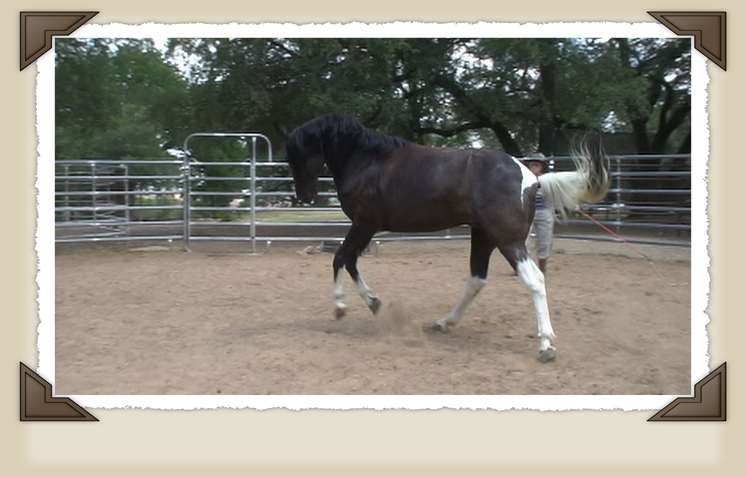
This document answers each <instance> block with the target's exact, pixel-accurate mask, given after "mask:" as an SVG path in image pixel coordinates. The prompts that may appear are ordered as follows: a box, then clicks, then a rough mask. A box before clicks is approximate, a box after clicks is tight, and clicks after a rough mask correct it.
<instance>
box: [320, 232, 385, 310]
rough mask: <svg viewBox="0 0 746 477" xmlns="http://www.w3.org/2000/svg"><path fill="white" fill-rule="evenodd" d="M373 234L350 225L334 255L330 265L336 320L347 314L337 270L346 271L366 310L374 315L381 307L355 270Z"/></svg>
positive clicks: (340, 279)
mask: <svg viewBox="0 0 746 477" xmlns="http://www.w3.org/2000/svg"><path fill="white" fill-rule="evenodd" d="M374 233H375V231H373V230H372V229H370V228H367V227H363V226H360V225H357V224H352V226H351V227H350V230H349V232H347V237H345V240H344V242H343V243H342V245H341V246H340V247H339V249H338V250H337V252H336V253H335V254H334V261H333V263H332V267H333V269H334V315H335V316H336V317H337V318H342V317H343V316H344V315H345V313H346V312H347V305H345V304H344V287H343V286H342V276H341V275H340V274H339V270H340V269H341V268H342V267H345V269H347V272H348V273H349V274H350V277H352V280H353V281H354V282H355V283H356V284H357V288H358V293H359V294H360V296H361V297H362V298H363V300H364V301H365V304H366V305H368V308H370V310H371V311H372V312H373V313H374V314H375V313H376V312H378V310H379V309H380V307H381V300H379V299H378V297H377V296H376V295H375V293H373V290H371V289H370V288H369V287H368V285H367V283H365V280H364V279H363V276H362V275H361V274H360V272H359V271H358V269H357V258H358V256H359V255H360V254H361V253H363V250H365V247H367V246H368V243H370V239H371V238H373V234H374Z"/></svg>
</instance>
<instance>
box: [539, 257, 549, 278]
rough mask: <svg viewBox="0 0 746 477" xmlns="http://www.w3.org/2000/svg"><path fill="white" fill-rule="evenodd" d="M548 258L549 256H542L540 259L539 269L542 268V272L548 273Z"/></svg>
mask: <svg viewBox="0 0 746 477" xmlns="http://www.w3.org/2000/svg"><path fill="white" fill-rule="evenodd" d="M547 260H549V259H548V258H540V259H539V270H541V273H543V274H546V273H547Z"/></svg>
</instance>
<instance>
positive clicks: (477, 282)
mask: <svg viewBox="0 0 746 477" xmlns="http://www.w3.org/2000/svg"><path fill="white" fill-rule="evenodd" d="M494 249H495V246H494V245H492V242H491V241H490V240H489V238H488V237H487V235H486V234H485V233H484V232H483V231H482V230H481V229H478V228H476V227H473V228H472V230H471V255H470V257H469V268H470V269H471V275H470V277H469V278H468V279H467V280H466V285H465V286H464V294H463V295H462V296H461V300H460V301H459V302H458V304H457V305H456V307H455V308H454V309H453V310H451V312H450V313H448V315H446V316H445V317H443V318H441V319H439V320H436V321H435V322H434V323H433V325H432V328H433V329H435V330H439V331H448V327H449V326H451V325H455V324H456V323H458V321H459V320H460V319H461V317H462V316H463V314H464V312H465V311H466V308H467V307H468V306H469V304H470V303H471V302H472V301H473V300H474V298H475V297H476V296H477V294H478V293H479V291H480V290H481V289H482V287H484V285H485V283H487V269H488V268H489V265H490V255H492V251H493V250H494Z"/></svg>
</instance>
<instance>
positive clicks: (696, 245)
mask: <svg viewBox="0 0 746 477" xmlns="http://www.w3.org/2000/svg"><path fill="white" fill-rule="evenodd" d="M568 33H569V35H568ZM72 36H74V37H79V38H95V37H108V38H153V39H154V40H165V39H167V38H174V37H181V38H199V37H285V38H289V37H320V38H321V37H325V38H337V37H339V38H341V37H358V38H362V37H367V38H392V37H462V36H463V37H483V38H518V37H525V38H539V37H545V38H547V37H570V36H571V37H601V38H611V37H628V38H640V37H649V38H671V37H675V35H674V34H673V33H671V32H670V31H668V30H667V29H665V28H664V27H663V26H661V25H660V24H657V23H622V22H592V23H583V22H571V23H545V24H539V23H524V24H518V23H488V22H478V23H418V22H392V23H382V24H375V23H360V22H354V23H346V24H339V23H325V24H304V25H299V24H290V23H266V24H238V23H229V24H159V23H145V24H139V25H132V24H121V23H112V24H105V25H98V24H89V25H85V26H84V27H81V28H80V29H79V30H78V31H76V32H75V33H74V34H73V35H72ZM706 65H707V63H706V60H705V59H704V57H703V56H701V55H700V54H699V53H698V52H696V50H694V49H693V48H692V116H691V117H692V120H691V124H692V125H695V124H696V125H697V128H696V129H695V128H694V127H693V128H692V158H693V160H692V176H691V177H692V180H691V184H692V189H691V191H692V212H691V218H692V247H691V250H692V257H691V258H692V259H691V263H692V268H691V274H692V275H691V276H692V281H691V323H692V328H691V340H692V341H691V378H692V383H695V382H697V381H699V379H701V378H702V377H704V376H705V375H707V373H708V372H709V368H708V363H709V355H708V345H709V342H708V336H707V329H706V326H707V324H708V322H709V318H708V316H707V306H708V298H709V286H710V277H709V275H708V273H709V263H710V261H709V256H708V254H707V250H708V243H709V241H708V240H709V239H708V220H707V213H706V204H707V181H706V179H707V176H706V174H707V160H708V154H709V147H708V141H709V129H708V116H707V109H706V107H707V84H708V81H709V78H708V75H707V66H706ZM37 67H38V75H37V88H36V94H37V96H36V99H37V104H36V112H37V123H36V124H37V133H38V138H39V144H38V154H39V158H38V163H37V182H36V187H37V194H38V200H37V213H38V215H37V217H38V219H37V220H38V223H37V235H36V239H37V243H36V251H37V257H38V267H39V268H38V274H37V286H38V287H39V290H38V301H39V317H40V322H39V327H38V348H39V367H38V372H39V374H40V375H41V376H43V377H44V378H45V379H47V380H49V381H50V382H51V383H52V384H54V377H55V355H54V352H55V346H54V345H55V340H54V336H55V333H54V268H55V267H54V263H55V262H54V236H55V227H54V174H55V171H54V50H52V51H51V52H49V53H47V54H45V55H44V56H42V57H41V58H40V59H39V60H38V61H37ZM70 397H71V398H72V399H74V400H75V401H76V402H77V403H78V404H80V405H81V406H84V407H91V408H151V409H215V408H254V409H274V408H287V409H296V410H300V409H439V408H452V409H494V410H507V409H532V410H545V411H558V410H579V409H597V410H625V411H632V410H653V409H659V408H661V407H663V406H664V405H666V404H668V403H669V402H670V401H671V400H672V399H674V398H675V397H677V396H675V395H613V396H608V395H604V396H594V395H502V396H481V395H480V396H474V395H469V396H462V395H458V396H452V395H431V396H410V395H397V396H338V395H335V396H331V395H304V396H253V395H252V396H234V395H231V396H222V395H75V396H70Z"/></svg>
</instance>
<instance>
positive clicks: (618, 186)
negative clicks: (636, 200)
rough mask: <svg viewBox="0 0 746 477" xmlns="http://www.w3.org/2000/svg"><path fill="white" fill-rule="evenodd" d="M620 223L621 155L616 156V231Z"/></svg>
mask: <svg viewBox="0 0 746 477" xmlns="http://www.w3.org/2000/svg"><path fill="white" fill-rule="evenodd" d="M621 223H622V166H621V157H620V156H616V224H615V228H616V231H617V232H619V229H620V228H621V227H620V224H621Z"/></svg>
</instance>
